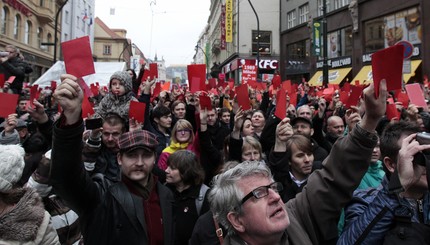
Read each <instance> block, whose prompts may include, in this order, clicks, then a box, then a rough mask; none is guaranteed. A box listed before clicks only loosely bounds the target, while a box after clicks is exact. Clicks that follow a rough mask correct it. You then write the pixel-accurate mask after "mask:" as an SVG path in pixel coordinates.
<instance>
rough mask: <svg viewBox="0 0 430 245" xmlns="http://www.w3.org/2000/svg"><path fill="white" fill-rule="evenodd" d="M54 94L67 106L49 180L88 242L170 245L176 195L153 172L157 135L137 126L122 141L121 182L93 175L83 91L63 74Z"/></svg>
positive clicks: (57, 125)
mask: <svg viewBox="0 0 430 245" xmlns="http://www.w3.org/2000/svg"><path fill="white" fill-rule="evenodd" d="M61 78H62V83H61V85H60V86H58V88H57V89H56V91H55V94H54V96H55V98H56V99H57V101H58V102H59V104H60V105H61V107H62V108H63V113H62V115H61V117H60V119H59V120H58V121H57V122H56V123H55V125H54V129H53V148H52V167H51V183H52V186H53V187H54V191H56V193H57V194H58V196H60V197H62V198H63V199H64V200H65V201H66V202H67V203H68V204H69V205H70V207H71V208H72V209H73V210H74V211H75V212H76V213H77V214H78V215H79V218H80V222H81V224H82V227H83V229H82V234H83V236H84V240H85V244H90V245H91V244H165V245H167V244H172V242H173V241H172V238H173V237H174V234H173V227H174V224H173V207H172V205H173V202H174V199H173V195H172V193H171V192H170V190H168V189H167V187H165V186H163V185H162V184H161V183H159V182H158V180H157V177H156V176H154V175H153V174H152V173H151V171H152V169H153V167H154V164H155V158H156V156H155V149H156V147H157V145H158V142H157V139H156V137H155V135H154V134H152V133H150V132H148V131H144V130H136V131H133V132H127V133H124V134H122V135H121V136H120V138H119V140H118V147H119V153H118V155H117V160H118V163H119V165H120V166H121V172H122V177H121V181H120V182H115V183H112V182H110V181H109V179H107V178H105V177H104V176H103V175H102V174H96V175H94V176H93V177H92V178H90V177H89V175H88V173H87V172H86V171H85V168H84V165H83V163H82V159H81V154H82V133H83V130H84V125H83V120H82V117H81V106H82V100H83V92H82V90H81V88H80V87H79V84H78V83H77V82H76V81H77V79H76V77H74V76H71V75H63V76H62V77H61Z"/></svg>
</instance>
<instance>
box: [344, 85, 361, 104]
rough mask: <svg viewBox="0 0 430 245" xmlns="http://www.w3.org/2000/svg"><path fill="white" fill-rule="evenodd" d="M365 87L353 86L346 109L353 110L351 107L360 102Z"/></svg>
mask: <svg viewBox="0 0 430 245" xmlns="http://www.w3.org/2000/svg"><path fill="white" fill-rule="evenodd" d="M363 89H364V86H352V92H351V95H350V96H349V98H348V101H347V102H346V105H345V107H346V108H348V109H349V108H351V106H356V105H357V104H358V101H359V100H360V96H361V93H362V92H363Z"/></svg>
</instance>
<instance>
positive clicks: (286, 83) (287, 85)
mask: <svg viewBox="0 0 430 245" xmlns="http://www.w3.org/2000/svg"><path fill="white" fill-rule="evenodd" d="M282 88H283V89H284V90H285V91H288V93H291V92H292V90H291V80H286V81H283V82H282Z"/></svg>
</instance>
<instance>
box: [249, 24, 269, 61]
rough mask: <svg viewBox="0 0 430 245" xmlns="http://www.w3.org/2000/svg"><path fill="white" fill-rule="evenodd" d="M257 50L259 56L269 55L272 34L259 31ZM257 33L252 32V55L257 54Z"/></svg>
mask: <svg viewBox="0 0 430 245" xmlns="http://www.w3.org/2000/svg"><path fill="white" fill-rule="evenodd" d="M259 39H260V40H259V42H260V43H259V45H260V46H259V50H260V53H261V54H266V55H269V54H270V53H271V51H272V32H271V31H260V38H259ZM257 48H258V47H257V31H255V30H254V31H252V54H253V55H256V54H257Z"/></svg>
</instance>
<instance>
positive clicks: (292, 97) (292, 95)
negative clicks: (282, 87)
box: [288, 92, 297, 106]
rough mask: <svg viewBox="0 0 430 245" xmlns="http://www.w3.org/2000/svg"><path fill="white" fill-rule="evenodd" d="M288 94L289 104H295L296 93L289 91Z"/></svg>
mask: <svg viewBox="0 0 430 245" xmlns="http://www.w3.org/2000/svg"><path fill="white" fill-rule="evenodd" d="M288 96H289V97H290V104H291V105H293V106H296V105H297V93H296V92H291V93H289V94H288Z"/></svg>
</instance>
